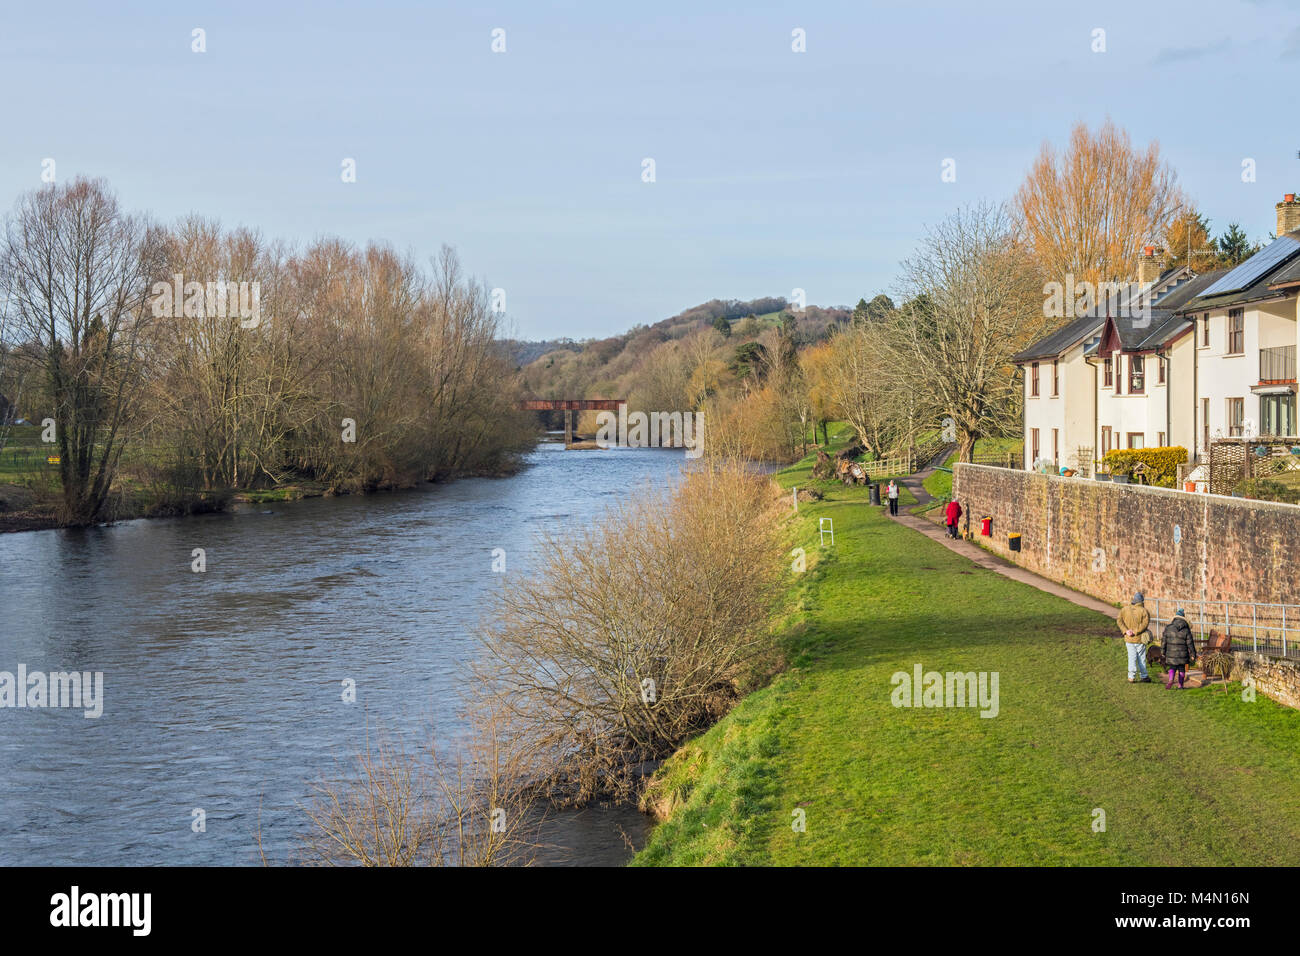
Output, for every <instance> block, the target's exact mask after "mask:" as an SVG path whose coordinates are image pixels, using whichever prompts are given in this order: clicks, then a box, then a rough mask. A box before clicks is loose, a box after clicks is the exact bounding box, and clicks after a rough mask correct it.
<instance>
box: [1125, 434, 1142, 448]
mask: <svg viewBox="0 0 1300 956" xmlns="http://www.w3.org/2000/svg"><path fill="white" fill-rule="evenodd" d="M1128 447H1129V448H1145V447H1146V442H1145V439H1144V438H1143V437H1142V433H1141V432H1129V433H1128Z"/></svg>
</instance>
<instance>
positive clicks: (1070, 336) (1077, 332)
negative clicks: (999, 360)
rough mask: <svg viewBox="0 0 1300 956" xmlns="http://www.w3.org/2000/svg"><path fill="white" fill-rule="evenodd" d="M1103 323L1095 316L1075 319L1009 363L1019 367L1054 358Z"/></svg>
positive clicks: (1020, 352) (1018, 354) (1093, 331)
mask: <svg viewBox="0 0 1300 956" xmlns="http://www.w3.org/2000/svg"><path fill="white" fill-rule="evenodd" d="M1105 322H1106V320H1105V319H1104V318H1103V319H1099V318H1097V317H1096V316H1095V315H1088V316H1084V317H1083V318H1082V319H1075V320H1074V321H1073V322H1068V323H1066V324H1065V325H1063V326H1061V327H1060V328H1059V329H1057V330H1056V331H1055V332H1053V333H1052V334H1051V335H1048V336H1046V337H1044V338H1041V339H1039V340H1038V341H1037V342H1035V343H1034V344H1033V345H1030V346H1029V347H1028V348H1025V349H1022V350H1021V351H1019V352H1017V353H1016V354H1015V355H1013V356H1011V361H1012V362H1013V363H1014V364H1016V365H1020V364H1023V363H1024V362H1032V361H1033V360H1034V359H1045V358H1056V357H1057V356H1059V355H1061V354H1063V353H1065V352H1068V351H1069V350H1070V349H1072V348H1074V346H1076V345H1078V344H1079V343H1080V342H1082V341H1084V340H1085V339H1087V338H1088V336H1090V335H1093V334H1094V333H1096V332H1097V330H1098V329H1100V328H1101V327H1102V325H1103V324H1105Z"/></svg>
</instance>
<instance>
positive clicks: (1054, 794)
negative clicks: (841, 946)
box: [634, 461, 1300, 865]
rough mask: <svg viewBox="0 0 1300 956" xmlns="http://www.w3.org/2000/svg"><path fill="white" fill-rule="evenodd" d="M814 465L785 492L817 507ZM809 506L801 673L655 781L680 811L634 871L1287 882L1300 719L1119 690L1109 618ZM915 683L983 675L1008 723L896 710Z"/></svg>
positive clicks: (1262, 706) (1204, 693) (865, 518)
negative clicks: (1255, 871) (1080, 870)
mask: <svg viewBox="0 0 1300 956" xmlns="http://www.w3.org/2000/svg"><path fill="white" fill-rule="evenodd" d="M809 464H810V463H809V462H807V461H805V462H801V463H800V464H798V465H796V466H794V467H792V468H790V469H787V470H786V471H785V472H782V473H781V475H780V476H779V478H780V480H781V481H782V482H783V483H785V484H786V485H789V484H791V483H796V484H798V483H800V482H802V483H804V484H813V483H812V482H810V481H808V475H807V471H808V468H809ZM818 487H820V488H821V489H822V490H823V492H824V493H825V494H826V496H827V497H826V500H825V501H822V502H817V503H811V504H801V505H800V509H799V514H798V517H797V519H796V520H797V521H798V522H799V524H798V529H799V536H800V538H801V539H802V540H801V542H800V543H801V544H802V545H803V546H804V547H806V548H807V549H808V551H809V554H810V556H812V555H814V554H816V555H817V556H818V557H819V558H820V560H819V561H816V562H815V563H813V564H812V566H811V567H810V569H809V571H808V572H807V573H806V574H805V575H804V576H803V577H802V579H799V580H793V579H792V588H794V589H797V590H798V592H799V604H800V605H801V606H803V607H805V608H808V609H809V610H807V611H805V612H804V613H803V615H802V617H803V618H804V620H803V621H802V622H801V623H800V624H799V626H798V627H797V628H795V629H794V630H793V631H791V632H790V635H789V636H788V641H789V656H790V660H791V666H790V668H789V669H788V670H787V671H786V672H785V673H784V674H782V675H780V676H779V677H777V678H776V679H775V680H774V681H773V682H772V683H771V684H770V685H769V686H768V687H766V688H765V689H763V690H760V691H758V692H756V693H754V694H752V695H750V696H748V697H746V698H745V699H744V700H743V701H741V702H740V704H739V705H738V706H737V707H736V709H735V710H734V711H732V713H731V714H729V715H728V716H727V717H726V718H724V719H723V720H722V721H720V722H719V723H718V724H717V725H715V726H714V727H713V728H712V729H711V730H710V731H709V732H708V733H706V734H704V735H703V736H702V737H700V738H698V739H696V740H695V741H692V742H691V743H689V744H688V745H687V746H685V747H684V748H682V750H681V751H679V753H678V754H677V755H675V756H674V757H673V758H672V759H671V760H669V761H668V762H667V763H666V764H665V765H664V767H663V768H662V769H661V770H660V773H659V775H658V777H657V782H656V786H657V788H658V789H659V790H660V791H661V796H662V797H663V798H665V799H666V800H667V802H668V803H670V804H674V805H676V807H677V809H676V810H675V812H674V813H673V814H672V816H671V818H670V819H669V820H668V821H667V822H666V823H663V824H661V825H660V826H659V827H657V828H656V830H655V831H654V833H653V835H652V837H651V839H650V841H649V844H648V845H647V847H646V848H645V849H644V850H643V851H642V852H641V853H640V854H639V855H638V856H637V858H636V860H635V861H634V862H635V863H637V864H641V865H657V864H723V865H762V864H777V865H781V864H810V865H812V864H924V865H965V864H977V865H994V864H1009V865H1038V864H1045V865H1075V864H1085V865H1110V864H1118V865H1146V864H1161V865H1181V864H1246V863H1255V864H1273V865H1295V864H1297V863H1300V788H1297V787H1296V786H1295V780H1296V779H1297V778H1300V746H1297V744H1300V713H1297V712H1296V711H1293V710H1290V709H1288V708H1285V707H1282V706H1281V705H1278V704H1276V703H1274V702H1273V701H1271V700H1269V699H1267V698H1265V697H1263V696H1262V695H1260V696H1259V697H1258V699H1257V700H1256V701H1254V702H1250V703H1248V702H1244V701H1243V700H1242V698H1241V694H1240V691H1239V688H1238V687H1237V686H1236V685H1233V686H1232V687H1231V688H1230V692H1229V693H1226V694H1225V692H1224V690H1223V689H1222V688H1206V689H1202V690H1188V691H1182V692H1167V691H1165V690H1164V689H1163V686H1162V685H1161V684H1158V683H1152V684H1129V683H1128V682H1127V681H1126V680H1125V676H1124V671H1125V663H1124V650H1123V647H1122V646H1121V644H1120V642H1119V641H1118V639H1117V638H1116V634H1117V632H1116V630H1115V626H1114V623H1113V621H1112V620H1111V619H1109V618H1108V617H1106V616H1105V615H1101V614H1097V613H1095V612H1091V611H1087V610H1084V609H1082V608H1079V607H1077V606H1075V605H1073V604H1071V603H1069V602H1067V601H1064V600H1062V599H1060V598H1055V597H1052V596H1049V595H1046V594H1044V593H1042V592H1040V591H1038V590H1037V589H1035V588H1032V587H1030V586H1028V585H1024V584H1020V583H1017V582H1015V581H1011V580H1009V579H1007V578H1005V577H1003V576H1001V575H998V574H996V573H994V572H992V571H988V570H984V569H982V568H979V567H978V566H976V565H974V564H973V563H972V562H970V561H969V560H967V559H966V558H963V557H960V556H958V555H956V554H955V553H953V552H951V551H949V550H948V549H947V548H945V547H943V546H942V545H941V544H939V543H938V542H935V541H931V540H930V539H928V538H925V537H923V536H921V535H919V534H917V533H915V532H914V531H912V530H910V529H908V528H905V527H903V526H900V525H898V524H896V523H894V522H892V521H891V520H890V519H889V518H887V517H884V516H883V515H882V514H881V513H880V509H877V508H871V507H867V506H866V505H865V500H866V489H864V488H855V487H845V486H841V485H837V484H830V483H822V484H820V485H818ZM823 515H826V516H830V517H832V518H834V521H835V547H834V548H833V549H826V550H824V551H823V550H821V549H818V547H817V538H816V528H817V519H818V518H819V517H821V516H823ZM918 663H919V664H921V665H923V666H924V668H925V669H926V670H936V671H943V672H946V671H976V672H980V671H985V672H994V671H996V672H997V673H998V674H999V677H1000V686H999V692H1000V693H999V696H1000V712H999V714H998V716H997V717H995V718H992V719H986V718H981V717H980V716H979V711H978V710H977V709H973V708H965V709H959V708H950V709H904V708H895V707H894V706H892V704H891V700H890V694H891V691H892V689H893V688H892V685H891V680H890V679H891V676H892V675H893V674H894V673H895V672H897V671H904V672H911V670H912V668H913V665H915V664H918ZM1095 808H1100V809H1101V810H1104V811H1105V813H1106V830H1105V832H1094V830H1093V821H1094V809H1095ZM797 809H799V810H803V811H804V813H805V814H806V827H807V829H806V832H802V833H798V832H795V831H794V830H793V829H792V827H791V822H792V820H793V819H794V817H793V816H792V813H793V811H795V810H797Z"/></svg>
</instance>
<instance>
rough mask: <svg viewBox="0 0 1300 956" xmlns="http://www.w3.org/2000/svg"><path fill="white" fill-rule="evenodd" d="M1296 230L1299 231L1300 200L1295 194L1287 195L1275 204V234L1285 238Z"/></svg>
mask: <svg viewBox="0 0 1300 956" xmlns="http://www.w3.org/2000/svg"><path fill="white" fill-rule="evenodd" d="M1297 229H1300V200H1297V199H1296V195H1295V193H1287V194H1286V195H1285V196H1283V197H1282V201H1281V202H1280V203H1278V204H1277V234H1278V235H1279V236H1285V235H1286V234H1287V233H1288V232H1295V231H1296V230H1297Z"/></svg>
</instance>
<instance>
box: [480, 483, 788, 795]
mask: <svg viewBox="0 0 1300 956" xmlns="http://www.w3.org/2000/svg"><path fill="white" fill-rule="evenodd" d="M787 511H788V507H787V504H786V499H785V496H784V495H782V494H779V493H778V491H777V489H776V487H775V485H774V484H772V482H771V481H770V480H769V479H768V478H766V477H764V476H758V475H754V474H752V473H750V472H748V471H747V470H745V469H744V468H743V467H741V466H738V465H734V464H726V463H722V464H719V463H712V462H710V463H707V464H703V465H701V466H700V467H698V468H696V469H694V470H693V471H692V472H691V473H690V474H689V475H688V476H687V477H686V478H685V479H684V480H683V481H682V483H681V484H680V485H678V486H677V487H676V488H673V489H667V490H661V489H647V490H646V491H645V492H643V493H641V494H639V495H636V496H634V497H632V498H629V499H628V500H627V501H626V502H625V503H623V504H622V505H619V506H617V507H615V508H613V509H612V510H611V511H610V512H609V513H608V514H607V515H606V516H605V517H604V519H603V520H602V521H600V522H599V523H597V524H594V525H592V526H590V527H587V528H583V529H579V530H573V531H566V532H565V535H564V537H562V538H560V537H549V536H548V537H545V538H543V540H542V542H541V545H540V548H539V554H538V556H537V558H536V560H535V563H534V565H533V567H532V568H531V569H530V573H528V574H527V575H525V576H522V577H520V578H517V579H510V580H508V581H507V582H506V584H505V586H504V587H503V588H502V590H501V592H500V595H499V598H498V601H497V603H496V606H495V608H494V611H495V613H493V614H492V615H491V618H490V621H491V623H489V624H487V625H486V626H485V628H484V631H483V635H482V636H483V645H484V649H485V650H486V651H487V654H488V660H487V662H486V663H485V665H484V666H483V668H482V670H483V675H482V676H483V677H485V678H486V681H487V685H486V686H487V691H488V693H489V694H491V695H492V696H494V697H495V699H496V700H498V701H499V702H500V704H501V706H502V707H503V708H504V709H506V710H508V712H509V713H510V714H511V715H512V716H513V717H514V718H515V719H516V720H517V723H516V725H515V727H516V729H517V736H519V737H521V738H523V739H526V740H527V741H528V742H529V751H530V752H531V753H536V754H539V755H548V756H547V757H546V758H544V759H546V762H547V763H548V764H549V768H548V769H547V770H546V771H544V773H545V775H546V776H548V777H550V778H551V779H550V780H549V781H548V782H549V784H550V786H549V789H550V791H551V793H552V794H553V795H555V796H556V797H557V798H559V799H572V800H575V801H577V802H583V801H585V800H586V799H588V798H590V797H592V796H595V795H598V794H600V795H605V794H608V795H612V796H616V797H617V796H626V795H628V793H630V792H631V790H632V789H633V788H634V787H635V785H636V782H637V779H638V777H637V773H636V765H637V764H639V763H640V762H641V761H644V760H652V759H657V758H661V757H666V756H667V755H669V754H671V753H672V752H673V751H674V750H675V749H677V748H678V747H679V746H681V744H682V743H683V742H684V741H686V740H687V739H689V738H690V737H692V736H694V735H695V734H697V733H699V732H700V731H701V730H703V729H704V728H706V727H708V726H709V725H710V724H712V723H713V722H714V721H716V720H717V719H719V718H720V717H721V716H722V715H723V714H725V713H726V711H727V710H728V709H729V708H730V707H731V705H732V704H733V703H734V702H735V700H737V699H738V698H739V697H740V696H741V694H743V693H744V692H745V690H746V689H747V688H748V686H750V684H751V683H753V682H754V679H755V678H757V677H758V676H760V675H761V673H763V672H764V669H765V668H770V667H771V666H773V665H774V663H775V660H774V657H775V654H776V651H777V649H776V646H775V641H774V639H773V637H772V635H771V633H770V630H769V626H770V622H771V619H772V614H773V611H774V609H775V608H776V606H777V604H778V601H779V599H780V597H781V595H782V593H783V584H784V582H785V575H786V573H787V572H786V568H787V565H786V564H785V561H786V557H785V555H786V553H787V548H788V543H787V542H786V541H785V535H786V533H787V529H786V526H785V515H786V514H787Z"/></svg>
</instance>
